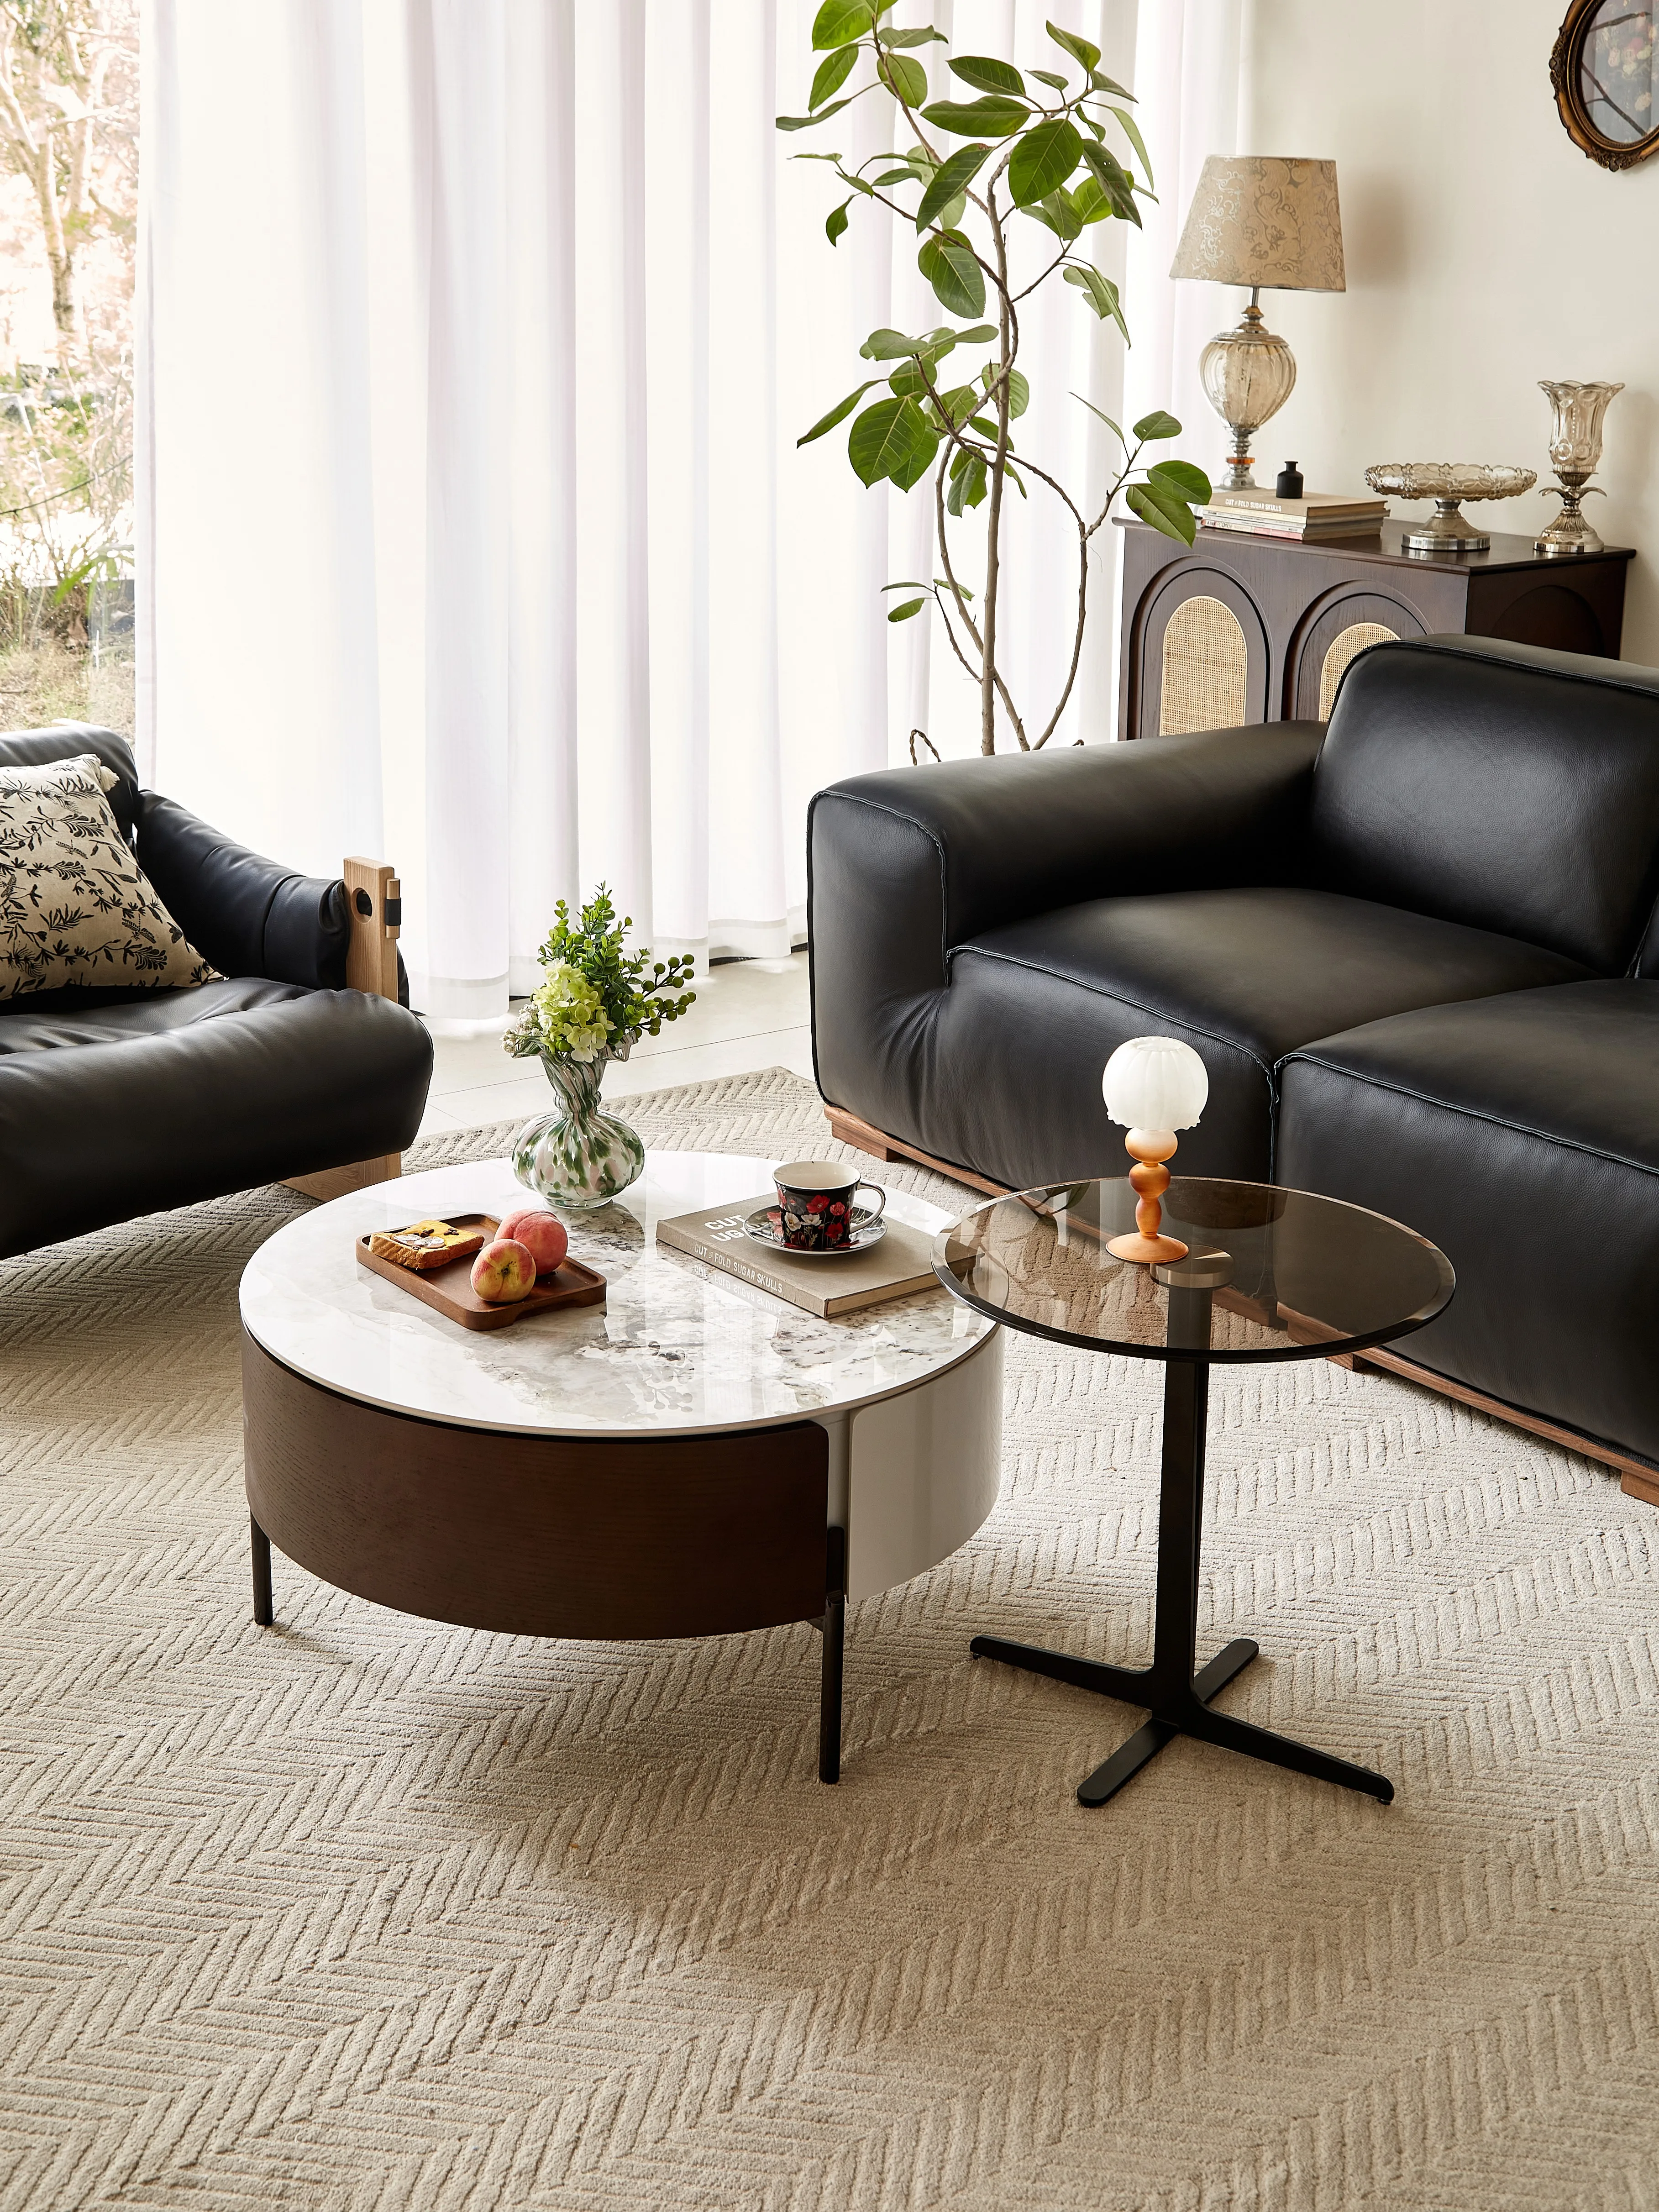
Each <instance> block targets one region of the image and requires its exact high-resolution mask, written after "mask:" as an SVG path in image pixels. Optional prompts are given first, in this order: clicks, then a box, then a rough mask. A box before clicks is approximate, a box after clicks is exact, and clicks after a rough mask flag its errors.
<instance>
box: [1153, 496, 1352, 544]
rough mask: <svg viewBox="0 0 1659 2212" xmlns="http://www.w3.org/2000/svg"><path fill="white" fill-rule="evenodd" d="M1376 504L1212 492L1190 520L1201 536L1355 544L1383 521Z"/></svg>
mask: <svg viewBox="0 0 1659 2212" xmlns="http://www.w3.org/2000/svg"><path fill="white" fill-rule="evenodd" d="M1388 512H1389V508H1388V502H1387V501H1386V500H1381V499H1345V498H1343V497H1342V496H1341V495H1340V494H1339V493H1336V492H1331V491H1310V493H1308V495H1307V496H1306V497H1305V498H1304V499H1279V497H1277V496H1276V495H1275V494H1273V492H1270V491H1215V492H1212V494H1211V495H1210V501H1209V504H1208V506H1207V507H1194V509H1193V513H1194V516H1195V518H1196V519H1197V520H1199V521H1200V522H1201V523H1202V524H1203V526H1204V527H1205V528H1206V530H1238V531H1243V532H1245V533H1246V534H1247V535H1248V536H1250V537H1255V538H1359V537H1363V536H1364V535H1365V534H1366V533H1367V532H1370V531H1373V530H1376V528H1378V527H1379V526H1380V525H1381V524H1382V523H1383V521H1384V520H1386V518H1387V516H1388Z"/></svg>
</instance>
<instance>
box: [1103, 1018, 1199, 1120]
mask: <svg viewBox="0 0 1659 2212" xmlns="http://www.w3.org/2000/svg"><path fill="white" fill-rule="evenodd" d="M1100 1088H1101V1091H1102V1094H1103V1097H1104V1098H1105V1101H1106V1111H1107V1114H1108V1115H1109V1117H1110V1118H1111V1120H1113V1121H1116V1122H1119V1123H1121V1125H1122V1127H1125V1128H1128V1129H1167V1130H1170V1131H1173V1130H1176V1129H1190V1128H1191V1127H1192V1126H1193V1124H1194V1122H1195V1121H1197V1119H1198V1117H1199V1115H1200V1114H1201V1113H1202V1112H1203V1111H1204V1102H1205V1100H1206V1098H1207V1097H1209V1095H1210V1079H1209V1077H1208V1076H1207V1075H1206V1073H1205V1070H1204V1063H1203V1061H1202V1060H1200V1058H1199V1056H1198V1054H1196V1053H1195V1052H1194V1050H1193V1048H1192V1047H1191V1045H1189V1044H1182V1042H1181V1040H1180V1038H1179V1037H1158V1036H1145V1037H1131V1038H1130V1039H1129V1042H1127V1044H1121V1045H1119V1047H1118V1048H1117V1050H1116V1051H1115V1053H1114V1054H1112V1056H1111V1058H1110V1059H1109V1060H1108V1061H1107V1063H1106V1073H1105V1074H1104V1075H1103V1077H1102V1078H1101V1084H1100Z"/></svg>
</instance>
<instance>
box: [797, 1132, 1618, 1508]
mask: <svg viewBox="0 0 1659 2212" xmlns="http://www.w3.org/2000/svg"><path fill="white" fill-rule="evenodd" d="M823 1110H824V1115H825V1118H826V1119H827V1120H828V1121H829V1128H830V1132H831V1133H832V1135H834V1136H836V1137H839V1138H840V1139H841V1141H842V1144H844V1145H851V1146H854V1148H855V1149H856V1150H857V1151H859V1152H868V1153H870V1154H871V1155H872V1158H876V1159H878V1160H914V1161H915V1164H916V1165H917V1166H918V1167H924V1168H931V1169H932V1170H933V1173H934V1174H935V1175H942V1176H949V1177H950V1178H951V1182H960V1183H965V1184H966V1185H967V1186H968V1188H969V1189H970V1190H982V1191H984V1192H985V1193H986V1194H987V1196H989V1197H991V1198H1000V1197H1002V1196H1003V1195H1004V1194H1005V1193H1006V1190H1007V1188H1008V1185H1007V1184H1006V1183H1000V1182H991V1181H990V1180H989V1178H988V1177H987V1176H981V1175H975V1174H974V1173H973V1172H972V1170H970V1169H968V1168H959V1167H955V1166H953V1165H952V1164H951V1162H949V1161H948V1160H937V1159H935V1158H933V1155H932V1154H931V1153H930V1152H921V1151H920V1150H919V1149H918V1148H917V1147H916V1146H915V1145H907V1144H905V1143H904V1142H903V1141H902V1139H900V1138H897V1137H890V1136H888V1135H887V1133H886V1132H885V1131H884V1130H882V1129H878V1128H876V1127H874V1126H873V1125H872V1123H871V1122H868V1121H860V1119H859V1117H858V1115H856V1114H849V1113H848V1111H847V1109H846V1108H845V1107H844V1106H826V1107H825V1108H824V1109H823ZM1331 1356H1332V1358H1334V1360H1335V1362H1336V1364H1337V1365H1338V1366H1339V1367H1356V1366H1358V1367H1376V1368H1381V1369H1383V1370H1384V1371H1385V1372H1387V1373H1388V1374H1390V1375H1398V1376H1401V1378H1402V1379H1403V1380H1404V1381H1406V1382H1407V1383H1417V1384H1418V1385H1419V1388H1420V1389H1425V1390H1433V1391H1437V1393H1438V1394H1439V1395H1440V1396H1441V1397H1443V1398H1455V1400H1456V1401H1457V1402H1458V1403H1459V1405H1462V1406H1470V1407H1474V1410H1475V1412H1476V1413H1486V1414H1488V1415H1489V1416H1490V1417H1491V1418H1492V1419H1493V1420H1495V1421H1503V1422H1504V1423H1506V1424H1507V1425H1508V1426H1509V1427H1510V1428H1512V1429H1524V1430H1525V1431H1526V1432H1527V1434H1528V1436H1534V1437H1543V1438H1544V1439H1545V1440H1546V1442H1547V1443H1553V1444H1559V1446H1560V1447H1561V1449H1563V1450H1564V1451H1571V1452H1577V1454H1578V1455H1579V1457H1580V1458H1581V1459H1593V1460H1595V1461H1598V1462H1600V1463H1601V1466H1603V1467H1610V1468H1616V1469H1617V1470H1618V1473H1619V1475H1620V1488H1621V1489H1622V1490H1623V1491H1624V1492H1625V1495H1626V1497H1627V1498H1640V1499H1641V1500H1642V1502H1643V1504H1645V1505H1659V1467H1655V1466H1653V1465H1652V1464H1651V1463H1650V1462H1648V1461H1647V1460H1643V1459H1637V1458H1634V1457H1633V1456H1632V1455H1631V1454H1629V1453H1627V1452H1621V1451H1616V1450H1615V1449H1613V1446H1612V1445H1611V1444H1604V1443H1598V1442H1596V1441H1595V1439H1594V1438H1593V1437H1585V1436H1581V1435H1580V1434H1579V1432H1578V1431H1577V1429H1569V1428H1565V1427H1564V1426H1563V1425H1561V1424H1560V1423H1559V1422H1557V1421H1547V1420H1544V1419H1541V1416H1539V1415H1538V1414H1536V1413H1522V1412H1521V1411H1520V1409H1519V1408H1518V1407H1515V1406H1511V1405H1509V1404H1506V1403H1505V1401H1504V1400H1503V1399H1502V1398H1489V1397H1487V1396H1486V1395H1485V1393H1484V1392H1483V1391H1480V1390H1473V1389H1470V1388H1469V1386H1468V1384H1467V1383H1453V1382H1449V1381H1448V1379H1447V1378H1446V1376H1443V1375H1436V1374H1433V1373H1431V1371H1430V1370H1429V1369H1428V1368H1426V1367H1419V1365H1418V1364H1417V1363H1416V1361H1415V1360H1412V1359H1406V1358H1401V1355H1400V1353H1399V1352H1390V1351H1389V1350H1388V1349H1387V1348H1386V1346H1377V1347H1376V1349H1375V1350H1373V1351H1370V1352H1358V1353H1355V1354H1353V1355H1352V1356H1350V1355H1349V1354H1348V1353H1346V1352H1334V1353H1333V1354H1332V1355H1331Z"/></svg>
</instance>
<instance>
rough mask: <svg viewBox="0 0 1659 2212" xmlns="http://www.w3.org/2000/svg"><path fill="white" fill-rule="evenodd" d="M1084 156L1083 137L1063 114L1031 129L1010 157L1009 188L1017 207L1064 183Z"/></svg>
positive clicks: (1027, 205) (1039, 198)
mask: <svg viewBox="0 0 1659 2212" xmlns="http://www.w3.org/2000/svg"><path fill="white" fill-rule="evenodd" d="M1082 156H1083V141H1082V139H1081V138H1080V137H1079V135H1078V133H1077V131H1075V130H1074V129H1073V126H1072V125H1071V124H1069V123H1068V122H1067V121H1066V118H1065V117H1064V116H1063V115H1056V116H1052V117H1050V118H1048V121H1047V122H1044V123H1038V124H1036V125H1033V127H1032V128H1031V129H1030V131H1027V132H1026V133H1025V135H1024V137H1023V138H1021V140H1020V141H1019V143H1018V145H1017V146H1016V147H1015V148H1014V150H1013V153H1012V155H1011V156H1010V157H1009V161H1008V190H1009V191H1010V192H1011V193H1012V195H1013V201H1014V205H1015V206H1016V207H1023V208H1024V207H1030V206H1031V205H1032V204H1033V203H1034V202H1036V201H1037V200H1041V199H1044V198H1046V197H1047V196H1048V194H1049V193H1050V192H1051V191H1054V187H1055V186H1056V185H1063V184H1064V183H1065V181H1066V178H1067V177H1069V176H1070V175H1071V173H1072V172H1073V169H1075V168H1076V167H1077V165H1078V163H1079V161H1080V160H1081V159H1082Z"/></svg>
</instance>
